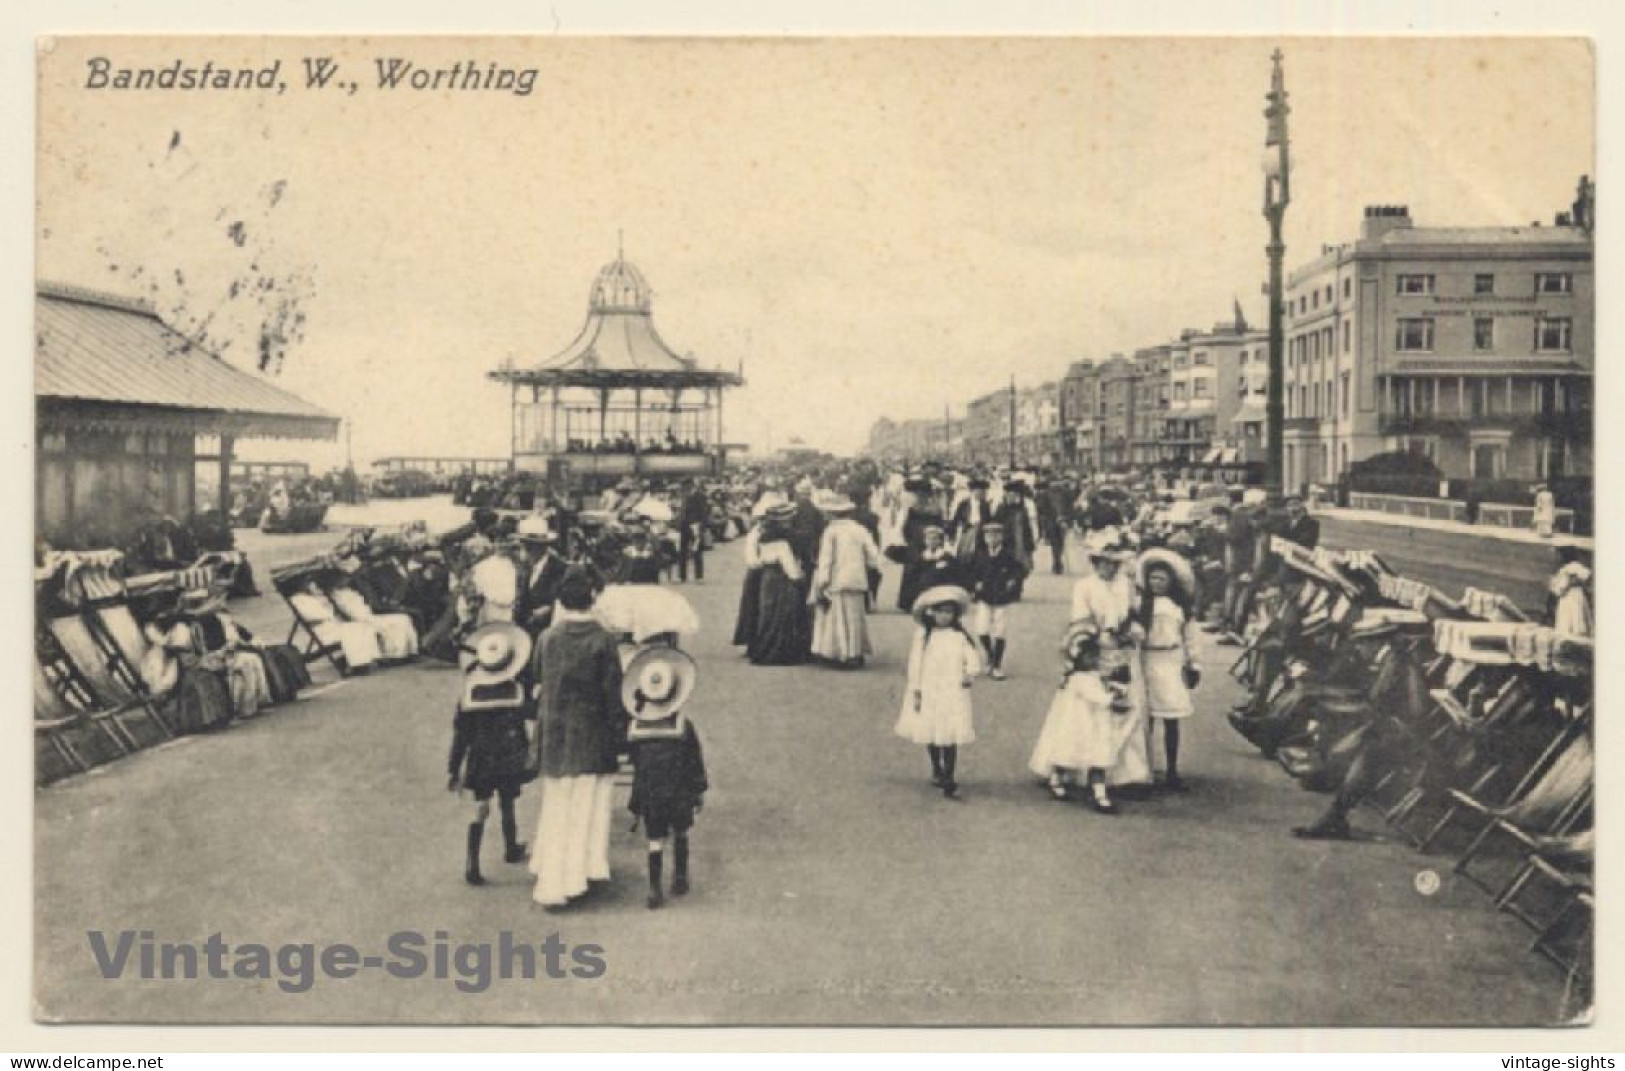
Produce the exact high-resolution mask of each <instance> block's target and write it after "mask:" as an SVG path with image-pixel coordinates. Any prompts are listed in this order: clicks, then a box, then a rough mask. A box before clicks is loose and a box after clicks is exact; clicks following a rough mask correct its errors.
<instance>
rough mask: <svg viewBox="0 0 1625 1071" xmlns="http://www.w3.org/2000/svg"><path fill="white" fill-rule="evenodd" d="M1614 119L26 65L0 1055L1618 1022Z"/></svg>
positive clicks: (1122, 51) (1583, 64) (1528, 53)
mask: <svg viewBox="0 0 1625 1071" xmlns="http://www.w3.org/2000/svg"><path fill="white" fill-rule="evenodd" d="M1596 66H1597V60H1596V53H1595V51H1594V48H1593V42H1591V41H1590V40H1588V39H1586V38H1583V37H1578V36H1561V35H1551V36H1502V37H1468V36H1432V37H1422V36H1409V37H1398V36H1342V37H1337V36H1292V35H1286V36H1279V37H1269V36H1254V35H1246V34H1238V35H1232V36H1174V35H1171V34H1169V35H1162V36H1139V37H1107V36H1097V37H1091V36H1081V35H1074V36H1067V35H1053V36H1007V37H991V36H925V35H917V36H889V37H879V36H873V37H861V36H806V37H777V38H775V37H703V36H689V37H675V36H649V37H631V36H624V35H606V36H585V35H582V36H576V35H572V34H571V33H569V32H565V33H560V34H550V35H546V36H541V35H537V36H404V35H396V36H392V35H376V36H360V35H356V36H343V37H315V36H310V37H297V36H273V35H247V34H240V35H235V36H188V35H182V34H174V35H166V36H144V35H126V36H115V35H73V34H67V35H61V36H52V37H48V38H41V39H40V40H39V41H38V42H37V57H36V72H35V73H36V76H37V84H38V100H37V135H36V137H37V141H36V144H35V146H34V167H35V172H36V203H35V217H34V242H35V245H34V249H33V262H34V294H33V310H34V311H33V327H34V332H33V356H32V377H33V384H34V418H35V426H34V429H33V437H32V443H31V455H30V456H31V461H32V469H33V472H32V479H33V504H32V511H33V512H32V517H33V524H32V534H33V540H34V548H33V560H32V579H33V590H34V604H33V644H34V662H33V664H32V667H31V670H32V686H33V690H32V701H33V729H32V732H33V770H34V787H33V878H32V883H33V885H32V894H33V899H32V909H31V910H32V920H33V941H32V951H31V955H32V960H31V963H32V975H33V994H32V1016H33V1018H34V1020H35V1021H36V1022H38V1023H42V1024H118V1025H136V1024H170V1025H180V1024H206V1025H227V1024H238V1025H257V1024H303V1025H372V1026H407V1025H434V1026H564V1025H569V1026H683V1027H724V1026H740V1027H776V1026H785V1027H797V1026H820V1027H841V1026H849V1027H871V1026H892V1027H950V1026H961V1027H965V1026H974V1027H1236V1028H1240V1027H1367V1028H1432V1027H1477V1028H1527V1027H1546V1028H1556V1027H1564V1026H1574V1025H1582V1024H1587V1023H1589V1022H1591V1021H1592V1018H1593V1014H1594V990H1595V984H1594V975H1595V969H1594V951H1595V948H1594V946H1595V944H1596V942H1595V940H1594V936H1593V917H1594V911H1595V890H1594V884H1593V856H1594V849H1595V833H1594V822H1593V815H1594V810H1595V808H1596V800H1595V796H1594V787H1593V785H1594V771H1595V766H1596V755H1597V751H1596V748H1595V738H1594V734H1593V721H1594V689H1593V666H1594V647H1593V637H1594V634H1595V632H1596V628H1595V625H1594V614H1595V612H1596V606H1595V599H1594V586H1595V585H1594V576H1595V572H1594V571H1595V569H1596V567H1597V566H1596V563H1595V561H1594V547H1595V542H1594V540H1595V529H1596V518H1595V498H1594V487H1593V478H1594V472H1595V466H1596V464H1597V461H1596V458H1597V456H1598V455H1597V451H1596V450H1595V448H1594V431H1595V428H1594V418H1593V413H1594V405H1595V400H1596V393H1597V392H1596V391H1595V390H1594V389H1593V372H1594V365H1595V360H1594V355H1595V352H1596V336H1597V330H1596V325H1595V319H1596V315H1595V314H1596V293H1597V291H1596V286H1595V281H1594V270H1593V264H1594V248H1595V243H1596V218H1597V200H1598V189H1597V187H1598V185H1599V184H1600V183H1599V182H1598V175H1599V169H1598V166H1597V161H1596V133H1595V130H1596V120H1597V103H1598V92H1597V82H1596V73H1597V72H1596ZM16 151H17V152H19V153H26V151H27V149H26V146H18V147H17V148H16ZM19 523H21V518H20V517H19ZM22 947H26V945H20V946H19V948H20V949H21V948H22ZM21 955H23V953H21V952H20V951H19V956H21ZM1554 1033H1555V1031H1554ZM1560 1043H1561V1042H1557V1041H1554V1044H1560ZM1573 1043H1578V1042H1573Z"/></svg>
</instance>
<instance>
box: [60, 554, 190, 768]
mask: <svg viewBox="0 0 1625 1071" xmlns="http://www.w3.org/2000/svg"><path fill="white" fill-rule="evenodd" d="M62 594H63V597H64V599H65V601H67V602H68V603H70V604H72V605H75V606H77V607H78V610H79V618H80V621H81V622H82V624H83V629H84V633H85V635H87V636H88V637H89V639H90V642H91V644H93V645H94V649H95V651H96V654H97V656H98V662H97V664H96V665H93V666H86V665H82V667H81V668H83V669H84V671H85V673H86V676H87V677H89V679H90V681H91V685H92V687H93V688H94V689H95V690H96V692H97V694H98V695H99V696H100V697H101V698H102V700H103V701H104V702H105V703H108V704H111V705H112V706H114V707H116V708H117V713H118V715H119V717H120V718H122V717H123V716H126V715H128V716H130V717H132V718H138V719H140V721H141V722H142V723H144V724H145V725H147V726H149V727H150V730H151V731H149V732H148V733H147V735H148V736H149V737H151V739H149V740H147V741H146V744H152V743H157V742H159V741H162V740H169V739H172V738H173V737H174V735H175V732H174V728H173V727H172V726H171V725H170V724H169V722H168V721H167V720H166V719H165V718H164V716H163V715H162V714H161V713H160V712H159V707H160V706H161V705H162V703H163V702H164V698H165V697H163V696H155V695H153V694H152V692H151V690H150V689H149V688H148V686H147V683H146V681H145V680H143V679H142V676H141V662H142V660H143V659H144V658H145V657H146V655H147V649H148V647H149V644H148V643H147V637H146V634H145V633H144V632H143V631H142V629H141V624H140V623H139V622H138V621H137V620H136V618H135V614H134V613H133V612H132V611H131V608H130V594H129V591H128V589H127V588H126V587H125V584H124V574H123V556H122V555H120V554H118V552H116V551H103V552H97V553H96V554H95V555H85V556H81V557H79V558H78V559H76V560H74V561H71V562H70V563H69V566H68V569H67V570H66V572H65V573H64V575H63V579H62ZM52 630H53V632H56V633H57V634H58V635H59V636H64V635H65V636H69V637H70V638H71V639H72V641H73V643H74V644H75V645H76V646H68V645H67V644H64V646H65V647H67V650H68V652H69V655H70V657H74V658H75V659H76V661H77V656H76V655H75V654H74V652H75V650H76V649H79V647H80V646H81V645H82V641H81V639H80V637H79V635H78V633H79V629H78V627H76V626H74V625H73V624H71V623H69V622H67V621H54V622H52ZM87 654H88V651H87ZM120 724H121V725H122V724H124V723H123V722H122V721H120ZM131 736H132V738H135V735H134V732H133V731H132V732H131ZM143 746H144V745H143Z"/></svg>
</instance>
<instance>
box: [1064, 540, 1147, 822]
mask: <svg viewBox="0 0 1625 1071" xmlns="http://www.w3.org/2000/svg"><path fill="white" fill-rule="evenodd" d="M1090 542H1091V546H1090V548H1089V560H1090V563H1091V564H1092V565H1093V566H1094V573H1093V575H1090V576H1086V577H1084V578H1083V579H1082V580H1080V581H1078V583H1077V585H1076V586H1075V587H1074V588H1073V589H1072V622H1073V623H1074V624H1077V623H1080V622H1088V623H1090V624H1092V625H1094V626H1095V628H1096V629H1097V630H1099V632H1100V676H1101V679H1102V680H1104V681H1106V682H1107V683H1108V684H1119V685H1121V686H1123V688H1124V690H1125V692H1126V695H1127V700H1128V704H1129V710H1128V712H1127V713H1126V714H1125V715H1124V718H1125V720H1124V722H1123V725H1122V732H1121V735H1120V741H1121V743H1120V750H1119V751H1118V753H1117V756H1116V760H1115V761H1114V762H1112V763H1111V764H1110V765H1109V766H1108V767H1107V772H1106V777H1105V782H1106V784H1108V785H1111V786H1113V787H1118V786H1122V785H1149V784H1150V783H1151V742H1150V736H1149V732H1148V726H1149V724H1150V723H1149V721H1148V720H1147V718H1146V713H1145V688H1144V685H1143V682H1142V680H1141V676H1140V666H1139V662H1140V659H1139V651H1138V648H1139V646H1140V644H1141V642H1143V641H1144V639H1145V628H1144V626H1142V625H1141V624H1140V622H1139V621H1137V620H1135V614H1134V611H1135V609H1136V607H1137V605H1138V599H1137V598H1136V593H1135V590H1134V582H1133V580H1132V579H1130V578H1131V577H1132V575H1133V574H1132V572H1131V571H1130V570H1129V569H1128V564H1129V563H1130V562H1132V561H1133V559H1134V551H1133V549H1132V548H1131V547H1130V546H1129V545H1128V544H1127V542H1126V541H1125V540H1124V538H1123V536H1122V535H1121V534H1120V533H1117V532H1115V531H1113V530H1112V529H1103V530H1101V531H1100V532H1099V533H1096V534H1095V535H1094V536H1093V537H1092V538H1091V541H1090ZM1097 802H1098V800H1097ZM1097 809H1098V807H1097Z"/></svg>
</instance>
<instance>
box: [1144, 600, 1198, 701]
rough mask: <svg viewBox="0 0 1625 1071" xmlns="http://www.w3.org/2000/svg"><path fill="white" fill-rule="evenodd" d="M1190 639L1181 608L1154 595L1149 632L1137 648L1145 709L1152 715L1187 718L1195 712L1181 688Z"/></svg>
mask: <svg viewBox="0 0 1625 1071" xmlns="http://www.w3.org/2000/svg"><path fill="white" fill-rule="evenodd" d="M1191 639H1192V637H1191V623H1190V622H1189V621H1187V620H1186V619H1185V611H1184V610H1181V609H1180V608H1179V604H1178V603H1176V602H1174V600H1172V599H1170V598H1168V596H1166V595H1159V596H1157V599H1156V601H1155V602H1153V603H1152V604H1151V631H1150V632H1149V633H1148V634H1147V635H1146V637H1145V643H1144V645H1143V646H1142V647H1141V648H1140V659H1141V664H1142V665H1143V666H1144V668H1145V705H1146V711H1147V713H1149V714H1150V715H1151V717H1153V718H1188V717H1190V716H1191V715H1192V714H1194V713H1195V712H1196V708H1195V707H1194V706H1192V705H1191V693H1190V690H1189V689H1188V688H1186V687H1185V663H1186V661H1187V659H1188V654H1189V651H1190V649H1191Z"/></svg>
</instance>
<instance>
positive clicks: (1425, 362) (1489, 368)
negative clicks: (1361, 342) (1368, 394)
mask: <svg viewBox="0 0 1625 1071" xmlns="http://www.w3.org/2000/svg"><path fill="white" fill-rule="evenodd" d="M1379 374H1381V375H1385V376H1494V377H1496V378H1504V377H1506V376H1561V375H1580V374H1583V375H1589V374H1590V369H1588V368H1586V367H1585V365H1583V364H1581V363H1580V362H1579V361H1577V360H1575V359H1574V358H1573V357H1570V356H1567V355H1564V356H1556V357H1517V358H1513V359H1510V360H1507V359H1502V358H1499V357H1497V358H1493V359H1488V358H1483V357H1401V358H1398V359H1396V360H1395V361H1394V362H1393V364H1392V365H1391V366H1390V367H1387V368H1384V369H1382V370H1381V372H1380V373H1379Z"/></svg>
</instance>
